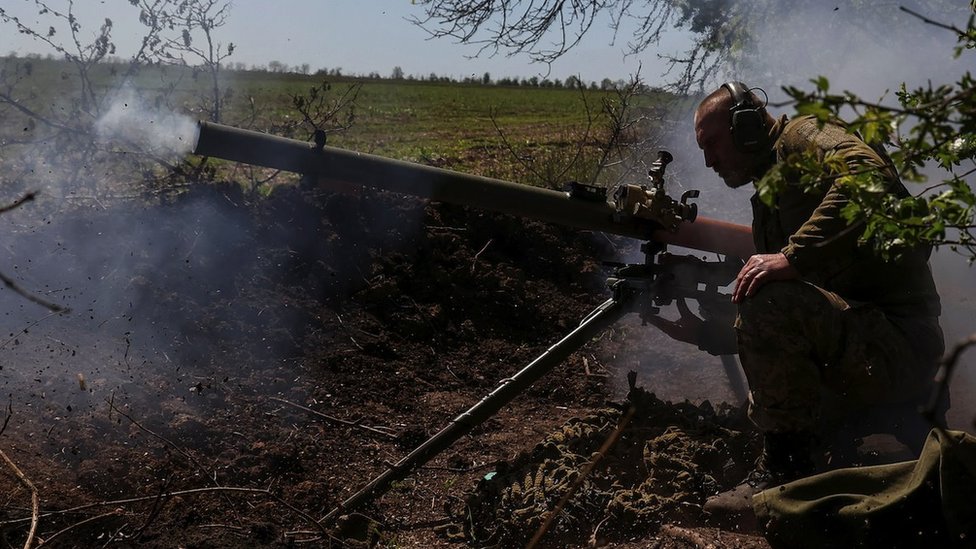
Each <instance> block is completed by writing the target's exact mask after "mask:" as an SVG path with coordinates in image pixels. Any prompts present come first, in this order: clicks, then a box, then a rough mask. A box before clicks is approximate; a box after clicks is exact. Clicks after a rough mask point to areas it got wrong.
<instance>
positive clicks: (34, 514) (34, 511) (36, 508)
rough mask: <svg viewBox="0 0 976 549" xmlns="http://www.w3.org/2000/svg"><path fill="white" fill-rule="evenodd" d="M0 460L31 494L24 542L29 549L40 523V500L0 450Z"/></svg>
mask: <svg viewBox="0 0 976 549" xmlns="http://www.w3.org/2000/svg"><path fill="white" fill-rule="evenodd" d="M0 458H3V461H5V462H6V463H7V467H9V468H10V470H11V471H13V473H14V475H15V476H16V477H17V480H19V481H20V483H21V484H23V485H24V486H25V487H27V489H28V490H30V493H31V526H30V531H29V532H28V533H27V541H25V542H24V549H30V546H31V545H33V544H34V535H35V534H36V533H37V524H38V522H40V516H41V498H40V496H38V495H37V488H35V487H34V483H33V482H31V481H30V479H29V478H27V476H26V475H24V473H23V472H21V470H20V468H18V467H17V464H16V463H14V462H13V461H12V460H11V459H10V458H9V457H7V454H6V453H4V451H3V450H0Z"/></svg>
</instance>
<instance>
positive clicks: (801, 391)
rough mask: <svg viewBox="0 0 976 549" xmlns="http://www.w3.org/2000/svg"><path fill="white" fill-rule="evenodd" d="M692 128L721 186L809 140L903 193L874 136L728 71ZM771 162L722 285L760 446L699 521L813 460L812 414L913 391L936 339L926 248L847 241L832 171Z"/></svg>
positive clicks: (749, 523)
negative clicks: (782, 106) (799, 108)
mask: <svg viewBox="0 0 976 549" xmlns="http://www.w3.org/2000/svg"><path fill="white" fill-rule="evenodd" d="M695 134H696V139H697V141H698V145H699V147H701V149H702V152H703V153H704V157H705V165H706V166H708V167H710V168H712V169H713V170H714V171H715V172H716V173H718V175H719V177H721V178H722V180H723V181H725V184H726V185H728V186H729V187H732V188H737V187H742V186H744V185H747V184H749V183H754V182H756V181H757V180H759V179H760V178H761V177H762V176H763V175H764V174H766V173H767V172H768V171H769V169H770V168H771V167H772V166H773V165H775V164H777V163H781V165H783V164H785V163H786V161H787V159H789V158H791V157H792V156H793V155H798V154H801V153H809V152H812V153H813V154H814V155H816V158H817V159H818V160H825V159H833V158H840V159H842V160H843V164H844V165H846V166H847V168H849V169H851V170H862V171H863V170H865V169H867V170H872V171H876V173H877V174H878V178H879V180H880V181H882V182H883V185H884V186H885V188H886V191H887V192H891V193H895V194H896V195H898V196H907V195H908V191H907V190H906V189H905V187H904V186H903V185H902V183H901V181H900V180H899V179H898V176H897V173H896V172H895V169H894V167H893V166H892V164H891V161H890V159H889V158H888V157H887V155H886V154H885V153H884V151H883V149H881V148H880V147H879V148H877V149H875V148H872V147H871V146H869V145H868V144H866V143H865V142H864V141H862V140H861V139H860V138H859V137H858V136H857V135H855V134H853V133H850V132H848V131H847V130H846V129H845V128H844V127H842V126H841V125H840V124H839V123H838V124H825V125H820V124H818V122H817V121H816V120H815V119H814V118H812V117H809V116H801V117H797V118H794V119H791V120H790V119H787V118H786V117H785V116H783V117H781V118H779V119H774V118H773V117H772V116H770V115H769V113H767V112H766V109H765V105H764V104H763V103H762V102H760V101H759V99H758V97H757V96H756V95H755V94H753V93H752V91H751V90H750V89H749V88H748V87H747V86H745V85H744V84H742V83H741V82H730V83H727V84H724V85H723V86H722V87H721V88H719V89H718V90H716V91H715V92H713V93H711V94H710V95H709V96H708V97H706V98H705V99H704V100H703V101H702V103H701V104H700V105H699V107H698V109H697V111H696V113H695ZM828 165H829V166H837V164H834V163H833V162H830V163H829V164H828V163H825V166H828ZM781 173H783V174H785V175H784V177H785V179H786V181H785V182H786V186H785V188H784V189H783V190H782V192H780V193H778V194H777V195H776V198H775V204H774V205H773V206H772V207H769V206H767V205H766V204H764V203H763V202H762V201H761V200H760V199H759V197H758V193H757V194H756V195H754V196H753V197H752V208H753V239H754V241H755V245H756V250H757V252H758V253H756V254H755V255H753V256H752V257H750V258H749V259H748V261H746V263H745V265H744V266H743V267H742V270H741V271H740V272H739V274H738V277H737V278H736V282H735V288H734V290H733V295H732V301H733V302H734V303H736V304H737V307H738V314H737V318H736V321H735V332H736V342H737V347H738V353H739V357H740V360H741V363H742V367H743V370H744V371H745V374H746V378H747V380H748V382H749V390H750V397H749V417H750V419H751V420H752V422H753V423H754V424H755V425H756V427H757V428H758V429H759V431H760V432H761V433H762V434H763V443H764V444H763V453H762V456H761V458H760V460H759V462H758V463H757V466H756V469H755V470H754V471H753V472H752V473H751V474H750V475H749V477H748V478H747V479H746V481H745V482H744V483H743V484H741V485H740V486H738V487H737V488H735V489H734V490H732V491H729V492H725V493H723V494H719V495H717V496H714V497H712V498H710V499H709V500H708V501H707V502H706V504H705V512H706V514H707V515H708V516H710V517H711V518H712V519H713V520H716V521H726V522H728V521H729V519H732V520H735V521H736V522H737V523H739V524H740V525H741V526H742V527H744V528H750V527H752V528H754V527H755V522H754V521H755V518H754V516H753V515H752V495H753V494H754V493H756V492H758V491H759V490H762V489H765V488H767V487H770V486H775V485H777V484H782V483H785V482H788V481H791V480H794V479H797V478H799V477H802V476H807V475H809V474H811V473H813V472H814V459H813V457H812V456H813V454H812V451H813V449H814V448H815V447H816V446H817V444H818V441H819V440H821V438H822V437H823V436H825V435H824V431H823V425H824V422H825V419H827V418H828V417H829V416H838V415H842V414H850V413H851V412H852V411H856V410H863V409H865V408H867V407H871V406H878V405H883V404H889V403H906V402H914V401H918V400H919V399H922V398H924V396H925V395H927V388H928V387H929V386H930V382H931V381H930V380H931V379H932V376H933V373H934V371H935V368H936V366H937V363H938V360H939V357H941V355H942V353H943V350H944V342H943V337H942V330H941V328H940V326H939V318H938V317H939V314H940V308H941V306H940V301H939V296H938V294H937V293H936V288H935V284H934V282H933V280H932V274H931V271H930V269H929V264H928V257H929V254H930V249H928V248H917V249H911V250H907V251H905V252H904V253H903V254H902V255H901V256H899V257H897V258H896V259H891V260H886V259H884V258H882V257H880V256H879V255H878V254H877V253H876V252H875V251H873V250H872V249H871V248H870V246H867V245H862V244H859V242H858V239H859V237H860V236H861V234H862V232H863V223H856V224H850V223H848V221H847V220H845V219H844V217H843V216H842V214H841V212H842V210H843V209H844V206H845V205H846V204H848V202H849V197H848V196H847V195H846V194H845V190H844V188H843V186H842V185H841V184H839V182H838V180H837V178H831V177H826V178H822V180H821V181H819V183H817V184H816V185H814V186H813V188H808V187H804V186H801V183H800V176H799V174H798V173H796V174H791V173H789V171H788V170H784V171H782V172H781ZM857 413H861V412H855V414H857ZM917 436H918V437H919V440H917V441H912V444H913V445H914V446H916V447H919V446H920V445H921V443H922V441H923V440H922V439H923V438H924V431H923V432H921V433H920V434H917Z"/></svg>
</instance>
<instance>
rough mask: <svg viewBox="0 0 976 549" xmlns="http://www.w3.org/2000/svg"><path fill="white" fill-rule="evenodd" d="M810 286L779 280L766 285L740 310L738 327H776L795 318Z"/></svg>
mask: <svg viewBox="0 0 976 549" xmlns="http://www.w3.org/2000/svg"><path fill="white" fill-rule="evenodd" d="M808 292H809V285H808V284H805V283H803V282H799V281H796V280H781V281H780V280H778V281H774V282H768V283H766V284H764V285H763V286H762V287H761V288H759V291H757V292H756V293H755V294H754V295H752V296H751V297H748V298H746V299H744V300H742V301H741V302H740V303H739V306H738V307H739V308H738V320H737V322H736V327H737V328H740V329H745V328H748V327H751V326H776V325H777V324H779V323H781V322H785V321H786V320H787V319H788V318H790V317H793V316H795V314H796V312H797V311H796V307H797V306H798V305H799V304H800V303H803V302H804V301H805V300H804V299H803V298H802V297H801V296H802V295H805V294H807V293H808Z"/></svg>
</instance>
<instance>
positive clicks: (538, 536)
mask: <svg viewBox="0 0 976 549" xmlns="http://www.w3.org/2000/svg"><path fill="white" fill-rule="evenodd" d="M635 411H636V410H635V409H634V407H633V406H631V407H630V408H628V409H627V413H626V414H624V417H622V418H620V423H618V424H617V428H616V429H614V430H613V432H612V433H610V436H609V437H607V440H606V441H604V442H603V445H602V446H600V449H599V450H597V453H596V455H595V456H593V459H591V460H590V461H589V462H588V463H587V464H586V466H585V467H583V470H582V471H580V474H579V476H577V477H576V479H574V480H573V483H572V484H571V485H570V487H569V490H567V491H566V493H565V494H563V497H562V498H561V499H560V500H559V503H557V504H556V507H555V508H554V509H553V510H552V511H550V512H549V515H548V516H547V517H546V520H545V522H543V523H542V526H540V527H539V529H538V530H536V532H535V535H534V536H532V539H531V540H529V543H528V545H526V546H525V549H534V548H535V547H536V546H537V545H538V544H539V541H541V540H542V536H544V535H546V532H547V531H548V530H549V527H550V526H552V523H553V521H555V520H556V517H557V516H559V513H561V512H562V510H563V507H565V506H566V503H568V502H569V500H570V498H572V497H573V494H575V493H576V490H577V489H578V488H579V487H580V486H582V484H583V481H584V480H586V477H588V476H589V474H590V472H592V471H593V468H594V467H596V464H597V463H599V462H600V460H601V459H603V457H604V456H606V455H607V452H609V451H610V448H612V447H613V445H614V444H616V443H617V440H619V439H620V435H622V434H623V432H624V429H625V428H626V427H627V424H628V423H630V419H631V418H632V417H634V412H635Z"/></svg>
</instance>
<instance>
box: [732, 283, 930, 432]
mask: <svg viewBox="0 0 976 549" xmlns="http://www.w3.org/2000/svg"><path fill="white" fill-rule="evenodd" d="M936 326H937V324H936ZM735 329H736V338H737V342H738V348H739V359H740V360H741V362H742V368H743V370H744V371H745V374H746V378H747V380H748V382H749V391H750V396H749V417H750V419H751V420H752V421H753V422H754V423H755V424H756V426H757V427H758V428H759V429H760V430H761V431H763V432H785V431H813V432H816V431H817V430H818V429H819V427H820V425H821V424H822V423H821V421H822V419H823V416H824V415H825V414H827V415H828V417H829V416H830V414H834V416H835V417H836V416H837V415H840V413H848V412H850V411H852V410H856V409H857V408H858V407H861V406H867V405H873V404H882V403H897V402H903V401H907V400H911V399H913V398H920V397H922V396H924V394H927V393H926V391H927V388H928V387H929V386H930V382H931V379H932V375H933V373H934V370H935V367H936V365H937V360H938V357H936V356H932V357H928V358H925V357H921V356H919V354H918V353H917V352H916V348H914V347H913V345H912V342H911V340H910V338H909V336H908V335H906V333H905V331H903V330H902V329H901V328H899V327H898V326H897V325H896V324H894V323H893V322H892V321H891V320H890V319H889V318H888V317H886V316H885V314H884V312H882V311H881V309H879V308H877V307H875V306H870V305H854V304H851V303H849V302H847V301H845V300H844V299H843V298H841V297H840V296H838V295H837V294H834V293H832V292H829V291H827V290H824V289H822V288H819V287H817V286H814V285H812V284H809V283H806V282H799V281H785V282H770V283H767V284H766V285H764V286H763V287H762V288H761V289H760V290H759V291H758V292H757V293H756V294H755V295H753V296H752V297H749V298H747V299H745V300H744V301H743V302H742V303H740V304H739V310H738V316H737V318H736V322H735ZM939 335H940V336H941V333H940V334H939ZM825 399H827V400H826V401H829V402H831V405H830V407H831V408H834V407H835V406H836V405H837V403H840V407H843V408H845V411H844V412H839V410H836V409H827V410H825V407H826V406H825V404H824V403H825Z"/></svg>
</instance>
